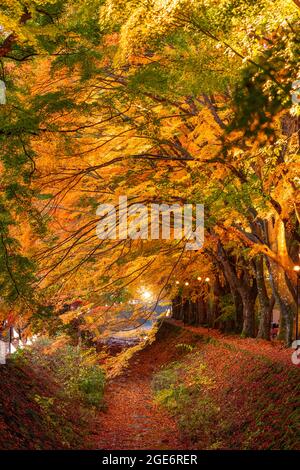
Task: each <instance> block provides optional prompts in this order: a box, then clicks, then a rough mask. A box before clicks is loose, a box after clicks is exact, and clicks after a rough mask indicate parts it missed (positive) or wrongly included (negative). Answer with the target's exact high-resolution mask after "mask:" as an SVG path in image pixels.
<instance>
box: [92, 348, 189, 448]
mask: <svg viewBox="0 0 300 470" xmlns="http://www.w3.org/2000/svg"><path fill="white" fill-rule="evenodd" d="M153 348H154V349H155V345H154V346H152V347H151V348H147V349H146V350H144V351H142V352H140V353H137V355H136V356H135V357H134V359H133V361H132V362H131V364H130V367H129V369H127V371H126V372H125V373H124V374H123V375H122V376H120V377H118V378H116V379H114V380H113V381H112V382H111V383H110V385H109V386H108V388H107V391H106V395H105V399H106V404H107V411H106V412H102V413H100V416H99V425H98V427H97V431H96V433H95V434H94V436H93V438H92V446H93V448H95V449H110V450H113V449H187V448H188V445H187V444H185V443H184V442H182V441H181V439H180V436H179V432H178V429H177V426H176V423H175V421H174V420H173V419H172V418H171V417H170V416H169V415H168V414H167V413H166V412H164V411H163V410H161V409H159V408H158V407H157V406H156V405H155V404H154V403H153V397H152V393H151V379H152V375H153V371H154V370H155V369H156V368H157V367H158V366H159V365H160V363H163V360H162V359H163V358H160V360H159V357H158V355H156V354H155V353H153Z"/></svg>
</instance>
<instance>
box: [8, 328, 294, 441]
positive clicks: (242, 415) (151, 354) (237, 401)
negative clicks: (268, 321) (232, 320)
mask: <svg viewBox="0 0 300 470" xmlns="http://www.w3.org/2000/svg"><path fill="white" fill-rule="evenodd" d="M55 344H56V343H55ZM54 350H55V354H54V356H53V361H54V364H56V361H57V360H58V359H59V358H60V357H61V356H60V354H61V352H60V350H59V349H57V347H55V348H54ZM292 352H293V351H292V349H285V348H284V347H283V346H282V344H281V343H280V342H277V341H275V342H271V343H270V342H267V341H263V340H256V339H242V338H240V337H238V336H237V335H225V334H222V333H220V332H218V331H217V330H212V329H210V330H208V329H207V328H202V327H193V326H186V325H183V324H181V323H179V322H175V321H172V320H171V321H168V322H164V323H163V324H162V326H161V327H160V328H159V330H158V333H157V335H156V339H155V340H154V341H153V342H152V343H151V344H148V345H147V346H145V347H144V348H143V349H140V350H139V351H138V352H135V353H134V354H133V355H132V356H131V358H130V359H129V361H128V362H127V367H126V368H120V369H118V370H120V373H119V375H118V376H116V377H115V378H112V379H110V380H108V382H107V384H106V387H105V393H104V407H102V409H96V408H93V407H91V406H83V403H81V402H80V401H78V399H77V398H76V396H74V395H73V394H71V395H66V391H65V390H64V389H62V387H61V385H60V383H59V380H58V376H57V374H56V373H55V371H56V369H55V367H54V369H53V368H52V369H51V370H49V368H47V367H46V365H45V364H46V363H45V357H43V355H42V354H40V353H39V352H38V350H37V351H36V354H34V355H32V354H29V355H28V354H25V355H24V354H23V353H19V354H17V356H13V357H11V358H10V359H9V360H8V362H7V365H6V366H1V367H0V384H1V386H0V431H1V432H0V449H105V450H107V449H111V450H114V449H120V450H122V449H130V450H135V449H159V450H167V449H191V450H193V449H241V450H243V449H244V450H248V449H257V450H259V449H298V450H300V367H299V366H296V365H294V364H293V363H292V361H291V354H292ZM126 353H127V351H126ZM51 357H52V356H51ZM68 357H69V356H68ZM114 359H116V360H117V363H118V364H119V362H120V361H119V358H115V357H114ZM51 360H52V359H51Z"/></svg>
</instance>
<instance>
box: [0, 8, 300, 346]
mask: <svg viewBox="0 0 300 470" xmlns="http://www.w3.org/2000/svg"><path fill="white" fill-rule="evenodd" d="M297 3H298V2H293V1H288V2H286V1H277V2H273V1H272V2H271V1H269V0H261V1H259V2H257V1H256V2H246V1H243V0H239V1H225V0H224V1H222V2H216V1H213V0H211V1H208V2H207V1H205V2H204V1H203V2H202V1H192V0H172V1H171V0H170V1H165V2H161V1H159V0H153V1H151V2H148V3H147V5H146V4H143V3H141V2H136V1H128V0H127V1H122V0H110V1H89V0H77V1H76V2H69V1H67V2H62V1H34V2H30V4H29V3H28V4H26V2H19V1H14V0H7V1H5V2H4V3H3V4H2V5H1V8H0V24H1V36H2V45H0V57H1V64H2V79H3V80H4V82H5V83H6V87H7V104H6V105H4V106H1V117H0V119H1V123H0V125H1V128H0V129H1V130H0V138H1V143H2V146H1V171H2V173H1V194H2V196H1V199H2V200H1V207H2V208H3V209H2V210H1V213H2V214H1V225H2V227H1V240H2V244H1V251H0V263H1V267H2V269H1V272H2V274H1V285H2V293H1V298H2V299H3V302H4V303H5V305H6V307H5V309H4V310H5V312H4V317H5V316H6V315H7V310H12V311H14V312H15V314H16V317H18V316H19V315H20V313H22V314H23V317H25V319H26V324H27V321H28V322H30V321H31V322H32V321H34V319H36V318H37V317H38V318H40V312H41V309H42V310H43V306H47V307H48V308H50V310H51V308H52V307H51V306H54V305H56V307H57V310H58V311H59V309H61V307H62V305H63V304H64V303H65V302H66V301H69V302H72V301H74V300H76V299H78V298H80V299H82V300H83V304H84V305H83V307H82V308H81V310H80V315H81V322H82V325H81V327H82V328H85V329H87V330H90V331H92V333H93V334H94V335H95V336H97V335H99V332H102V331H103V329H105V328H108V329H109V328H118V327H120V326H121V327H122V325H123V323H124V321H123V320H122V321H120V318H119V316H118V314H119V313H120V311H122V309H123V305H124V303H125V302H127V301H128V300H130V299H131V298H134V297H135V296H136V292H137V290H138V289H139V288H140V287H141V286H143V285H145V284H147V285H150V286H151V289H152V290H153V292H155V296H156V298H157V299H158V300H161V299H166V298H173V299H174V300H173V302H174V315H175V316H176V317H177V318H182V319H184V320H185V321H186V322H190V323H192V322H194V323H205V324H209V325H210V326H219V327H220V328H223V329H227V330H234V331H236V332H238V333H242V334H243V335H244V336H255V335H256V334H258V335H259V336H260V337H263V338H265V339H269V338H270V322H271V313H272V308H273V306H274V303H275V302H276V304H277V306H278V308H279V309H280V312H281V334H282V337H283V338H284V340H285V342H286V343H287V344H290V342H291V340H292V337H293V325H294V315H295V305H296V302H295V301H296V273H295V272H294V271H293V266H294V264H296V263H297V262H298V250H299V237H300V234H299V117H298V116H299V105H297V104H295V105H292V102H291V87H292V83H293V82H294V81H295V80H297V78H298V73H299V70H298V65H297V58H298V57H299V40H298V37H299V9H298V8H297V6H296V5H297ZM295 4H296V5H295ZM124 194H126V195H127V197H128V204H129V206H130V205H132V204H135V203H141V202H142V203H144V204H150V203H167V204H173V203H180V204H184V203H194V204H195V203H203V204H204V206H205V244H204V246H203V248H202V249H200V250H199V251H196V252H186V251H185V250H184V243H185V242H184V240H182V241H181V242H178V241H176V240H170V241H165V240H164V241H162V240H143V239H137V240H129V239H125V240H99V239H98V238H97V235H96V226H97V223H98V218H97V215H96V209H97V207H98V205H99V204H100V203H115V204H117V202H118V198H119V196H121V195H124ZM200 277H201V280H199V279H198V278H200ZM205 278H209V279H210V282H209V283H205V282H203V280H205ZM178 279H179V280H180V285H179V287H178V284H176V280H178ZM185 281H187V282H188V286H184V282H185ZM105 304H107V305H108V306H107V307H105V308H104V305H105ZM24 305H27V307H26V308H24ZM4 310H3V311H4ZM20 310H21V311H22V312H20ZM25 310H26V312H25ZM136 310H137V311H135V312H134V314H133V317H132V322H133V323H134V324H135V320H137V319H138V318H139V317H140V316H145V315H146V316H147V315H149V312H147V314H146V313H145V312H144V311H143V308H142V307H141V306H138V308H137V309H136ZM53 311H55V309H53ZM76 316H78V311H75V312H74V313H72V314H71V315H69V317H65V318H64V321H73V320H74V318H75V317H76ZM50 317H51V315H50ZM257 317H259V318H258V321H259V325H258V327H257V325H256V320H257ZM30 319H31V320H30ZM44 319H45V317H44ZM45 324H46V325H47V322H45ZM49 328H50V326H49Z"/></svg>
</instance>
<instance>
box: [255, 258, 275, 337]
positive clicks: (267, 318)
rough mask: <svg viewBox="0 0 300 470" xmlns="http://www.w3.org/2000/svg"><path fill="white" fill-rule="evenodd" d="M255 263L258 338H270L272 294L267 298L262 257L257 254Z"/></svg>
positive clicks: (273, 302) (273, 299)
mask: <svg viewBox="0 0 300 470" xmlns="http://www.w3.org/2000/svg"><path fill="white" fill-rule="evenodd" d="M255 265H256V281H257V290H258V301H259V307H260V320H259V328H258V334H257V337H258V338H262V339H266V340H270V339H271V321H272V312H273V307H274V304H275V298H274V296H272V297H271V299H269V296H268V292H267V288H266V284H265V278H264V258H263V256H262V255H259V256H258V257H257V259H256V262H255Z"/></svg>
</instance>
